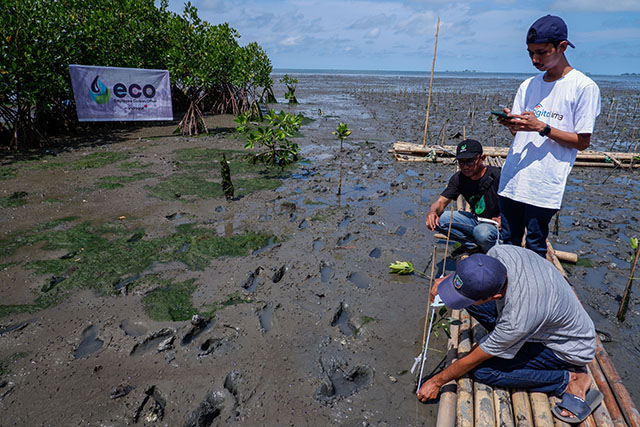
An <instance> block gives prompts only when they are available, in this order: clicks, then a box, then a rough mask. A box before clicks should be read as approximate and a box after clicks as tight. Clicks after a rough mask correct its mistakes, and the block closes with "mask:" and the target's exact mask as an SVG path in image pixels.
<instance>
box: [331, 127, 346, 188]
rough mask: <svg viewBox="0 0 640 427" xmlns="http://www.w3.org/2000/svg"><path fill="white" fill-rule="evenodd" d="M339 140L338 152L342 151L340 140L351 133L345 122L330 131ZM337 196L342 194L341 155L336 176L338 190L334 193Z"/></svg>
mask: <svg viewBox="0 0 640 427" xmlns="http://www.w3.org/2000/svg"><path fill="white" fill-rule="evenodd" d="M331 133H332V134H334V135H335V136H336V137H337V138H338V139H339V140H340V152H342V142H343V141H344V140H345V139H347V138H348V137H349V135H351V129H349V127H348V126H347V124H346V123H342V122H341V123H340V124H339V125H338V128H337V129H336V130H335V131H333V132H331ZM336 194H337V195H338V196H339V195H340V194H342V156H340V172H339V177H338V192H337V193H336Z"/></svg>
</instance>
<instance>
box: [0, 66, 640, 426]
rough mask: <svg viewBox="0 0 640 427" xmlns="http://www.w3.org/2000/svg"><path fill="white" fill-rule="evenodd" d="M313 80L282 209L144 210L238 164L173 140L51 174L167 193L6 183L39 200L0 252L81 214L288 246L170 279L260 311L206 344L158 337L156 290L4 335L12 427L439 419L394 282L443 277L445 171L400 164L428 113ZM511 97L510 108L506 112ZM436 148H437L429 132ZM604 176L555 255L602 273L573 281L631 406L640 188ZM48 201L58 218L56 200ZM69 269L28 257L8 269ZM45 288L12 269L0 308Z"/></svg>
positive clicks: (166, 133)
mask: <svg viewBox="0 0 640 427" xmlns="http://www.w3.org/2000/svg"><path fill="white" fill-rule="evenodd" d="M300 80H301V82H300V85H299V86H300V89H299V91H298V93H297V95H298V99H299V100H300V101H301V104H300V105H299V106H296V107H292V108H291V111H293V112H303V113H304V114H305V115H306V116H309V117H311V118H313V119H314V121H313V122H311V123H309V124H308V125H306V126H305V127H303V128H302V134H303V136H302V137H300V138H298V141H297V142H298V143H299V144H300V147H301V154H302V156H303V157H304V158H305V159H306V160H305V161H304V162H303V163H301V164H300V165H299V167H298V169H297V170H296V171H295V173H294V175H293V176H292V177H291V178H289V179H286V180H285V181H284V182H283V185H282V186H281V187H280V188H279V189H278V190H275V191H262V192H258V193H253V194H251V195H249V196H246V197H243V198H241V199H239V200H234V201H225V200H224V199H204V200H193V201H190V202H188V203H185V202H183V201H178V200H176V201H163V200H160V199H157V198H153V197H150V196H149V194H148V191H147V190H145V185H149V184H153V183H155V182H159V181H161V180H162V179H163V178H164V177H168V176H170V175H171V174H173V173H176V167H175V152H176V151H177V150H179V149H181V148H186V147H206V148H214V147H215V148H238V149H239V148H242V142H240V141H237V140H233V139H228V138H225V136H224V135H223V134H220V135H210V136H204V137H199V138H184V137H179V136H172V135H171V131H172V130H173V128H174V126H149V127H143V128H139V129H129V130H127V131H126V132H120V133H118V135H117V138H115V137H114V138H113V139H109V138H108V137H107V138H103V137H95V138H93V140H92V141H90V142H91V143H87V144H84V145H81V146H79V147H78V148H76V149H74V150H70V151H65V152H60V153H59V154H58V156H57V158H58V159H64V160H65V161H72V160H75V159H79V158H82V157H83V156H86V155H87V154H90V153H94V152H100V151H110V152H121V153H127V154H128V155H129V156H130V158H129V160H140V161H145V162H150V163H152V166H151V167H150V168H149V171H151V172H154V173H155V174H157V175H156V176H155V177H153V178H149V179H148V180H145V181H138V182H132V183H129V184H127V185H126V186H125V187H124V188H120V189H115V190H101V189H96V188H95V187H93V184H94V183H95V181H96V180H97V178H99V177H100V176H105V175H114V174H117V170H116V169H115V166H113V165H111V166H106V167H104V168H100V169H92V170H81V171H74V170H63V171H61V170H59V169H56V170H53V169H52V170H20V171H19V173H18V176H17V178H15V179H9V180H5V181H3V184H2V194H0V196H4V195H10V194H12V193H14V192H16V191H27V192H28V193H29V196H28V199H27V204H26V205H24V206H22V207H17V208H4V209H0V218H1V223H0V231H1V235H0V238H4V237H5V236H7V235H8V233H9V232H11V231H15V230H26V229H30V228H31V227H33V226H35V225H36V224H39V223H42V222H45V221H49V220H54V219H58V218H62V217H65V216H69V215H77V216H79V217H81V218H82V219H83V220H90V221H91V222H92V223H97V224H100V223H106V222H112V221H117V220H118V218H119V217H122V216H124V217H126V220H125V221H126V224H127V226H128V227H130V228H131V229H135V228H137V227H142V228H144V229H145V231H146V233H147V234H146V235H145V236H147V237H153V236H163V235H167V234H170V233H172V232H173V230H175V225H176V224H175V220H174V219H169V218H175V217H172V214H179V215H178V217H182V218H190V221H192V222H194V223H195V224H205V225H207V226H208V227H210V228H212V229H215V230H216V231H217V233H218V234H220V235H231V234H234V233H239V232H242V231H245V230H252V231H258V230H261V231H266V232H269V233H272V234H275V235H276V236H278V237H279V239H280V243H279V244H277V245H275V246H272V247H269V248H267V249H266V250H265V251H260V252H258V253H256V254H254V255H251V256H247V257H239V258H229V257H226V258H218V259H214V260H213V261H211V263H210V264H209V265H208V267H207V268H206V269H205V270H204V271H191V270H189V269H188V268H186V266H185V265H183V264H180V263H175V264H169V265H165V266H162V267H161V269H162V270H163V271H162V274H164V275H166V276H167V277H170V278H172V279H175V280H185V279H188V278H193V279H195V280H196V283H197V285H198V286H197V290H196V291H195V293H194V294H193V304H194V306H196V307H202V306H205V305H207V304H210V303H212V302H215V301H219V300H221V299H223V298H224V296H226V295H230V294H232V293H234V292H241V293H242V294H243V295H245V296H246V297H247V298H251V302H249V303H245V304H238V305H232V306H229V307H226V308H224V309H223V310H220V311H218V312H217V313H216V315H215V317H214V319H213V320H212V321H211V322H210V323H209V324H208V325H206V326H203V327H198V326H194V325H192V324H191V322H189V321H184V322H156V321H153V320H151V319H149V318H148V317H147V316H146V315H145V312H144V310H143V308H142V303H141V299H142V297H143V296H144V292H145V291H146V290H139V291H134V292H130V293H128V294H127V295H118V296H110V297H104V296H99V295H97V294H95V293H94V292H92V291H89V290H82V291H78V292H75V293H73V295H72V296H71V297H69V298H67V299H65V300H64V301H63V302H62V303H60V304H58V305H56V306H55V307H52V308H49V309H46V310H43V311H39V312H36V313H30V314H14V315H10V316H7V317H4V318H0V361H3V365H4V366H5V371H4V372H5V373H4V374H2V375H0V408H1V411H0V424H2V425H79V424H91V425H124V424H135V423H138V424H149V425H151V424H153V425H181V424H191V425H226V424H233V425H327V424H338V425H346V426H356V425H358V426H361V425H381V426H384V425H389V426H391V425H403V426H404V425H406V426H419V425H426V426H429V425H433V423H434V420H435V413H436V412H437V405H433V404H431V405H423V404H420V403H418V402H417V400H416V399H415V395H414V392H415V389H414V387H415V376H414V375H412V374H410V373H408V372H407V370H408V369H409V368H410V367H411V365H412V364H413V358H414V357H415V356H416V355H417V354H419V353H420V346H421V344H422V333H423V324H424V314H425V308H426V291H427V287H428V283H427V282H426V281H425V280H423V279H420V278H418V277H416V276H405V277H400V276H395V275H390V274H389V273H388V265H389V264H390V263H391V262H394V261H396V260H406V261H411V262H412V263H414V265H415V266H416V269H419V270H426V271H427V272H428V264H429V258H430V256H431V251H432V248H433V247H434V246H435V247H436V248H437V250H438V260H439V261H438V267H439V268H441V266H442V255H443V251H444V247H443V245H438V244H437V243H436V242H435V241H434V240H433V238H432V236H431V233H429V232H427V231H426V229H425V226H424V215H425V214H426V212H427V210H428V208H429V205H430V204H431V202H432V201H433V200H434V199H435V198H436V197H437V195H438V194H439V192H440V191H441V190H442V188H443V187H444V185H445V183H446V180H447V179H448V177H449V175H450V174H451V173H452V168H451V167H445V166H442V165H433V164H426V163H425V164H404V163H397V162H395V161H394V160H393V157H392V156H391V155H390V154H389V153H388V152H387V151H388V149H389V148H391V144H392V142H393V141H395V140H409V141H413V142H417V141H420V140H421V138H422V130H421V129H422V128H421V126H423V123H424V118H423V117H422V116H421V114H422V111H424V110H423V108H424V99H423V98H422V99H420V97H419V96H418V94H412V93H407V89H406V88H403V85H404V83H403V82H395V81H390V80H385V82H383V83H384V84H386V85H387V86H384V85H381V84H380V82H377V83H376V82H373V83H371V82H369V81H367V80H366V79H365V80H363V79H362V78H357V77H354V78H353V79H350V78H346V77H340V76H334V77H326V78H312V77H310V76H303V77H301V79H300ZM367 84H371V87H372V88H370V89H368V86H367ZM453 86H455V85H453ZM374 87H375V88H378V89H374ZM380 87H382V89H380ZM278 94H279V92H278V91H277V92H276V95H278ZM447 96H449V97H454V98H455V97H456V96H457V97H458V98H459V97H460V95H459V94H458V93H457V92H455V91H454V90H452V91H450V92H443V93H441V94H440V95H439V98H438V97H436V99H439V100H440V102H441V104H439V105H441V106H440V107H439V111H440V112H441V113H437V112H436V113H435V118H434V119H433V120H434V122H433V123H434V124H433V125H432V128H435V129H438V130H440V129H441V128H442V126H443V122H444V121H445V118H444V115H443V114H442V111H445V109H444V108H443V106H444V105H447V104H445V103H446V102H447V99H448V98H447ZM510 96H511V93H508V92H507V91H505V93H504V96H503V98H504V99H506V98H508V97H510ZM496 99H497V98H496ZM442 100H444V101H442ZM457 102H458V103H461V100H460V99H458V101H457ZM421 103H422V105H421ZM274 107H276V108H277V109H285V110H289V107H288V106H286V105H284V104H280V105H277V106H274ZM436 111H438V110H436ZM447 111H448V110H447ZM452 111H453V110H452ZM460 117H461V118H458V119H456V118H455V116H454V119H453V120H451V123H449V124H448V125H447V126H448V129H447V130H446V131H445V132H446V138H447V140H448V142H449V143H453V144H455V143H456V142H457V141H459V140H460V139H459V138H455V136H456V133H458V132H462V129H460V128H461V127H462V125H465V123H466V125H465V126H466V127H465V131H466V132H467V134H469V133H470V130H471V129H472V127H473V126H475V127H476V128H475V130H474V132H475V134H479V135H483V136H484V137H485V138H484V139H486V140H492V139H494V140H495V141H496V142H497V143H498V144H500V143H505V139H506V138H507V137H506V135H504V134H502V133H501V132H500V129H497V130H496V129H495V128H493V127H492V124H491V123H488V122H487V121H486V118H485V116H484V115H483V116H482V121H480V119H478V121H477V122H476V124H475V125H473V126H472V125H471V123H470V122H468V121H467V120H468V115H467V114H466V113H465V112H463V111H461V113H460ZM231 119H232V118H230V117H224V116H223V117H214V118H208V120H209V122H210V125H211V126H212V127H213V128H217V129H224V128H229V127H232V126H233V123H232V122H231ZM341 121H343V122H347V123H348V124H349V127H350V128H352V129H353V136H352V137H351V138H350V139H349V140H348V141H347V142H346V143H345V146H344V148H345V149H344V151H343V152H342V153H340V151H339V144H338V143H337V141H336V140H335V139H334V137H333V135H331V131H332V130H335V128H336V126H337V124H338V123H339V122H341ZM481 126H482V127H481ZM467 129H468V130H467ZM494 135H495V136H494ZM430 138H432V139H435V140H438V139H439V138H440V137H439V136H438V134H437V132H436V131H432V132H431V133H430ZM480 139H482V138H480ZM507 143H508V141H507ZM340 163H342V167H343V174H342V175H343V178H342V179H343V181H342V194H341V195H340V196H338V195H336V190H337V187H338V176H339V173H338V170H339V167H340ZM610 172H611V171H610V170H599V169H591V170H586V169H584V170H575V171H574V172H572V175H571V177H570V182H569V187H568V189H567V195H566V197H565V205H564V206H563V209H562V211H561V214H560V218H559V234H558V236H553V237H552V241H553V243H554V245H555V246H556V247H557V248H559V249H564V250H570V251H574V252H577V253H578V254H579V255H580V256H581V257H583V258H587V259H589V260H591V261H592V264H593V265H594V266H593V267H585V266H571V267H569V271H570V273H571V277H570V279H571V281H572V283H573V284H574V285H575V286H576V288H577V290H578V293H579V295H580V297H581V299H582V300H583V302H584V303H585V306H586V307H587V310H588V311H589V313H590V315H591V316H592V317H593V319H594V322H595V323H596V326H597V328H598V330H600V331H601V332H603V337H604V336H607V337H610V338H611V342H608V343H606V344H605V345H606V348H607V350H608V351H609V353H610V354H611V357H612V359H613V360H614V363H615V364H616V366H617V368H618V370H619V372H620V374H621V376H622V378H623V382H624V383H625V385H626V386H627V388H628V389H629V391H630V392H631V394H632V397H633V399H634V400H635V401H636V403H637V402H638V396H640V387H639V386H638V384H637V383H635V382H633V381H631V378H632V375H633V373H634V372H637V370H638V368H640V347H639V346H638V343H637V335H638V330H639V328H640V326H639V325H640V320H639V318H640V315H639V313H638V308H639V306H638V298H637V297H634V298H633V299H632V301H631V305H630V307H631V309H630V311H629V315H628V319H627V321H626V322H625V323H624V324H622V325H620V324H619V323H617V321H616V320H615V313H616V310H617V305H618V301H617V300H619V299H620V295H621V293H622V289H623V288H624V285H625V283H626V277H627V275H628V271H629V257H628V252H629V249H628V243H627V242H628V238H629V237H630V236H634V235H638V234H639V230H638V221H637V209H636V208H634V206H637V203H638V197H637V193H638V188H639V186H638V183H639V182H638V175H637V173H636V172H633V173H631V172H627V171H617V172H616V173H614V174H613V175H612V176H610V177H608V178H607V175H608V174H609V173H610ZM605 178H606V181H605V183H604V184H602V183H603V181H604V180H605ZM87 188H92V190H91V191H87V190H83V191H79V189H80V190H81V189H87ZM50 199H55V200H60V201H62V202H61V203H53V204H52V203H47V202H45V201H44V200H50ZM168 217H169V218H168ZM45 252H46V253H45ZM61 255H63V254H62V253H60V254H53V255H52V254H51V253H50V251H44V250H43V248H42V245H34V246H30V247H26V248H21V249H20V250H19V251H18V252H17V253H16V254H15V255H14V256H13V257H11V258H10V259H6V260H4V259H3V260H0V263H6V262H9V261H14V260H30V259H40V258H42V257H45V256H47V257H51V256H61ZM282 273H284V274H282ZM46 280H47V278H46V277H42V276H38V275H36V274H34V273H33V271H31V270H23V269H22V268H21V267H19V266H18V267H7V268H5V269H4V270H3V271H0V281H1V283H2V285H1V286H2V297H1V298H2V304H24V303H29V302H31V301H32V300H33V298H34V293H33V291H34V290H37V289H39V288H40V287H41V286H42V285H43V283H44V282H45V281H46ZM200 326H202V325H200ZM194 332H195V333H194ZM171 337H174V338H173V339H171ZM444 343H445V337H444V334H440V336H439V337H437V338H436V339H435V340H434V341H432V345H431V350H430V353H429V361H428V369H427V370H428V371H430V370H431V369H433V368H434V367H435V366H436V365H437V364H438V363H439V362H440V361H441V359H442V358H443V357H444V354H443V352H442V351H443V348H444ZM160 349H162V351H160ZM16 355H19V357H17V356H16ZM198 422H200V424H198Z"/></svg>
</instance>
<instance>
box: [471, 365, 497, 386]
mask: <svg viewBox="0 0 640 427" xmlns="http://www.w3.org/2000/svg"><path fill="white" fill-rule="evenodd" d="M472 375H473V378H474V379H475V380H476V381H478V382H481V383H483V384H487V385H492V384H493V383H494V382H495V378H496V376H495V373H494V370H493V369H491V368H489V367H486V366H482V365H480V366H479V367H477V368H476V369H474V370H473V372H472Z"/></svg>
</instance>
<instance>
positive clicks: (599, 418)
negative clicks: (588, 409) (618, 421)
mask: <svg viewBox="0 0 640 427" xmlns="http://www.w3.org/2000/svg"><path fill="white" fill-rule="evenodd" d="M596 365H597V363H596ZM587 371H588V372H589V376H590V377H591V381H592V382H593V383H594V384H595V385H596V386H597V385H598V384H597V382H596V381H595V378H594V376H593V372H592V371H591V367H590V366H587ZM594 384H592V386H593V385H594ZM601 392H602V391H601ZM603 394H604V393H603ZM593 421H594V422H595V424H596V425H597V426H598V427H614V426H615V425H614V424H613V420H612V419H611V415H609V410H608V409H607V405H606V403H605V402H604V400H603V402H602V403H601V404H600V406H598V407H597V408H596V410H595V411H593Z"/></svg>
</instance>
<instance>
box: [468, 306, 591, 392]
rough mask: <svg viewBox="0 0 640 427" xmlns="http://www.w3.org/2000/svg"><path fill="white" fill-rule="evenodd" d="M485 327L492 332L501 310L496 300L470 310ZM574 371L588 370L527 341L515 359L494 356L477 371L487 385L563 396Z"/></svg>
mask: <svg viewBox="0 0 640 427" xmlns="http://www.w3.org/2000/svg"><path fill="white" fill-rule="evenodd" d="M466 310H467V311H468V312H469V314H470V315H471V316H473V317H474V318H475V319H476V320H477V321H478V322H479V323H480V324H481V325H482V326H484V327H485V328H486V329H487V330H488V331H492V330H493V329H494V328H495V325H496V317H497V310H496V304H495V302H494V301H490V302H488V303H486V304H482V305H479V306H475V305H472V306H469V307H467V309H466ZM570 371H573V372H586V370H585V368H584V367H583V366H577V365H574V364H572V363H569V362H565V361H564V360H562V359H560V358H559V357H558V356H556V355H555V353H554V352H553V351H552V350H551V349H549V348H547V347H545V346H544V345H543V344H541V343H535V342H526V343H524V345H523V346H522V347H521V348H520V350H519V351H518V352H517V353H516V355H515V357H514V358H513V359H502V358H500V357H492V358H491V359H489V360H487V361H485V362H483V363H482V364H480V366H478V367H477V368H476V369H475V370H474V371H473V376H474V378H475V379H476V380H477V381H479V382H481V383H484V384H487V385H490V386H495V387H502V388H508V387H512V388H523V389H527V390H529V391H538V392H542V393H552V394H554V395H556V396H560V395H562V393H564V391H565V390H566V388H567V385H568V384H569V378H570Z"/></svg>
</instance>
